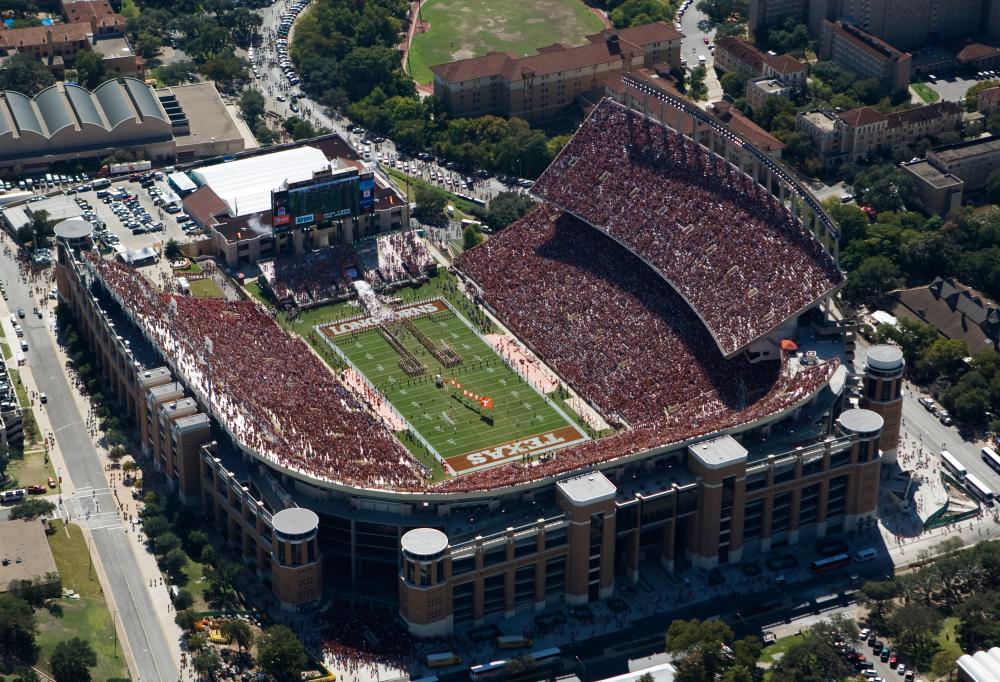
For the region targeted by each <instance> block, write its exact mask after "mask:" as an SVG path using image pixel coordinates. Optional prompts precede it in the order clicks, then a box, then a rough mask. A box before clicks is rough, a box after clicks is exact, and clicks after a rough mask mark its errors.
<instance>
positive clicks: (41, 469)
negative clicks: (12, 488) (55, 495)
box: [7, 448, 59, 492]
mask: <svg viewBox="0 0 1000 682" xmlns="http://www.w3.org/2000/svg"><path fill="white" fill-rule="evenodd" d="M7 471H8V473H9V474H10V475H11V476H13V477H14V478H16V479H17V483H18V486H19V487H21V488H24V487H26V486H29V485H34V484H36V483H37V484H38V485H44V486H45V488H46V490H47V491H48V484H47V483H46V480H47V479H48V477H49V476H51V477H52V478H53V479H55V478H56V472H55V469H54V468H53V466H52V460H51V459H50V458H48V457H47V456H46V454H45V449H44V448H43V449H37V450H28V451H26V452H25V453H24V457H23V458H22V459H17V458H15V457H13V456H12V457H11V459H10V467H9V468H8V470H7ZM58 489H59V484H58V483H56V488H55V491H58ZM55 491H50V492H55Z"/></svg>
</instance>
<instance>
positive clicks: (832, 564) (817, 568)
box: [809, 554, 851, 574]
mask: <svg viewBox="0 0 1000 682" xmlns="http://www.w3.org/2000/svg"><path fill="white" fill-rule="evenodd" d="M850 565H851V555H849V554H834V555H833V556H830V557H826V558H825V559H816V561H814V562H812V564H811V565H810V566H809V570H810V572H812V573H817V574H818V573H826V572H827V571H835V570H837V569H838V568H844V567H845V566H850Z"/></svg>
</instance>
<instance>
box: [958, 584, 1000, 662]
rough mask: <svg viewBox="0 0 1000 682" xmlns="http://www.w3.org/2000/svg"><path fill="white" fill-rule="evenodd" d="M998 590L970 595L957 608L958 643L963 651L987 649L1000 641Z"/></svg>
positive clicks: (999, 593)
mask: <svg viewBox="0 0 1000 682" xmlns="http://www.w3.org/2000/svg"><path fill="white" fill-rule="evenodd" d="M997 613H1000V592H985V593H981V594H974V595H972V596H970V597H969V598H968V599H967V600H966V602H965V603H964V604H962V606H960V607H959V608H958V618H959V622H958V628H957V632H958V643H959V645H961V647H962V649H963V650H964V651H976V650H979V649H988V648H989V647H991V646H994V645H995V644H996V642H998V641H1000V621H998V620H997V617H996V614H997Z"/></svg>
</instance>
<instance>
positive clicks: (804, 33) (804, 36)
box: [764, 17, 809, 55]
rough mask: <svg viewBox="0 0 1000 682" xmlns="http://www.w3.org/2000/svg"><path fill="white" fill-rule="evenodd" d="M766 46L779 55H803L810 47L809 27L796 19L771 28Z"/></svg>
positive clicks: (792, 18)
mask: <svg viewBox="0 0 1000 682" xmlns="http://www.w3.org/2000/svg"><path fill="white" fill-rule="evenodd" d="M764 43H765V46H766V47H767V48H768V49H770V50H774V51H775V52H778V53H783V52H793V53H795V54H798V55H801V54H802V53H803V52H805V49H806V48H807V47H809V27H808V26H806V25H805V24H803V23H802V22H800V21H796V19H795V18H794V17H788V18H787V19H785V21H784V22H783V23H781V24H780V25H778V26H775V27H773V28H771V29H770V30H769V31H768V32H767V37H766V39H765V41H764Z"/></svg>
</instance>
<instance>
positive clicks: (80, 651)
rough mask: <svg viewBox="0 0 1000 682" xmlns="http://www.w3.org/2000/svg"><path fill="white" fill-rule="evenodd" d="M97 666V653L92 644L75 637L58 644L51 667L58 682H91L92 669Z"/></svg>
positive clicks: (51, 659) (50, 662)
mask: <svg viewBox="0 0 1000 682" xmlns="http://www.w3.org/2000/svg"><path fill="white" fill-rule="evenodd" d="M95 665H97V653H96V652H94V648H93V647H92V646H90V642H88V641H87V640H85V639H83V638H82V637H73V638H71V639H67V640H63V641H62V642H59V643H58V644H56V647H55V649H53V650H52V657H51V658H50V659H49V667H50V668H51V670H52V676H53V677H54V678H56V682H89V680H90V669H91V668H93V667H94V666H95Z"/></svg>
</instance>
